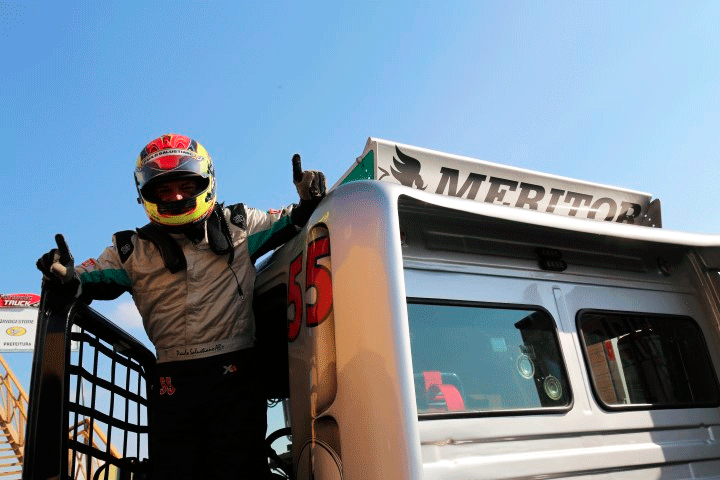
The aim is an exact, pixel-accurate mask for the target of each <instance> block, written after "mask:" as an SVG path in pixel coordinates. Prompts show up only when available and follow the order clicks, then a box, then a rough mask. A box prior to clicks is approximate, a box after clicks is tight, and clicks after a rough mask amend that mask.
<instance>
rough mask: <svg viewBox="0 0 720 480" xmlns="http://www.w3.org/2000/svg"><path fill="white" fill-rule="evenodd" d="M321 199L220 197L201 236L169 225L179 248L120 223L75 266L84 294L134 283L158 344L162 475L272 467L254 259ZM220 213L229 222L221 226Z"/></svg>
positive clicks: (255, 471)
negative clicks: (282, 204) (281, 201)
mask: <svg viewBox="0 0 720 480" xmlns="http://www.w3.org/2000/svg"><path fill="white" fill-rule="evenodd" d="M316 204H317V203H316V202H301V203H300V205H298V206H295V205H293V206H290V207H287V208H284V209H283V210H280V211H272V210H271V211H268V212H264V211H261V210H257V209H254V208H248V207H245V206H244V205H243V204H237V205H231V206H229V207H223V206H216V207H215V210H214V211H213V213H212V214H211V215H210V217H209V218H208V220H207V221H206V224H205V225H206V227H205V235H204V238H202V239H201V240H199V241H197V242H194V241H192V240H190V239H189V238H188V237H187V236H186V235H184V234H171V235H170V237H172V240H173V241H172V242H170V243H174V244H175V245H176V247H175V248H177V247H179V248H180V250H181V251H182V253H178V254H176V255H175V256H174V257H173V256H172V255H168V254H167V252H168V249H167V248H163V247H161V246H159V245H158V244H157V241H155V242H154V241H153V240H152V239H151V237H148V236H147V235H146V234H145V233H144V232H143V229H138V231H137V232H135V231H125V232H118V233H117V234H115V235H114V236H113V244H112V246H110V247H107V248H106V249H105V251H103V253H102V254H101V255H100V257H98V258H97V259H89V260H87V261H85V262H84V263H83V264H81V265H80V266H78V267H76V271H77V272H78V274H79V278H80V282H81V285H82V295H81V299H84V300H91V299H112V298H116V297H118V296H119V295H120V294H122V293H123V292H130V293H131V294H132V297H133V300H134V302H135V305H136V306H137V308H138V311H139V312H140V315H141V317H142V319H143V324H144V327H145V331H146V332H147V335H148V337H149V338H150V340H151V341H152V343H153V344H154V345H155V348H156V352H157V360H158V366H157V376H156V385H155V388H154V390H155V393H154V395H153V396H154V400H155V403H154V406H153V411H154V414H153V424H154V428H152V429H151V432H152V436H153V439H151V440H153V441H152V443H153V444H154V445H155V448H154V450H153V453H152V457H153V458H151V459H150V460H151V464H152V465H153V472H154V473H153V479H158V478H253V479H254V478H264V476H265V475H266V474H267V473H268V472H267V458H266V455H265V451H264V436H265V430H266V424H267V420H266V406H265V397H264V394H263V392H262V391H261V389H260V387H259V385H258V381H259V379H258V378H257V377H258V372H257V368H256V367H257V366H256V365H255V362H256V360H255V354H254V352H253V349H252V347H253V344H254V340H255V319H254V317H253V310H252V296H253V285H254V282H255V275H256V272H255V266H254V261H255V260H256V259H257V258H258V257H259V256H261V255H263V254H264V253H266V252H268V251H270V250H271V249H273V248H275V247H277V246H279V245H281V244H282V243H284V242H285V241H287V240H288V239H290V238H292V236H294V235H295V234H296V233H297V232H298V231H299V227H301V226H303V225H304V224H305V222H306V221H307V219H308V218H309V216H310V214H311V213H312V211H313V210H314V207H315V205H316ZM221 214H222V216H223V217H224V221H225V222H226V223H225V224H224V227H223V228H219V227H218V228H214V229H213V228H212V225H215V226H216V227H217V225H220V226H222V219H221V217H220V215H221ZM213 215H214V217H213ZM213 222H214V223H213ZM144 228H146V227H144ZM211 230H212V231H214V232H215V233H214V234H215V235H217V234H218V232H220V233H221V234H222V231H224V232H226V235H224V236H223V235H221V237H224V238H225V240H226V242H225V243H224V244H223V242H222V238H221V241H213V240H212V237H213V232H211ZM165 237H167V234H165ZM216 238H217V237H216ZM155 240H157V239H156V238H155ZM230 242H231V243H232V248H229V243H230ZM218 245H219V246H218ZM223 246H224V247H228V248H226V249H225V250H224V253H218V249H221V250H222V247H223ZM230 250H232V252H230ZM164 257H165V258H164ZM167 257H171V258H170V259H168V258H167ZM182 257H184V261H185V265H184V268H183V265H182V260H183V259H182ZM173 261H174V262H173ZM229 261H230V262H229ZM178 262H180V265H178ZM170 267H172V268H170Z"/></svg>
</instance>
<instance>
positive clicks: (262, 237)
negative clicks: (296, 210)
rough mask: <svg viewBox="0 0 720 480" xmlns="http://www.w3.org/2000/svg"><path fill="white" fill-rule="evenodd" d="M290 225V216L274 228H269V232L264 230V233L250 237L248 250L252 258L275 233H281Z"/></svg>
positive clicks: (274, 225)
mask: <svg viewBox="0 0 720 480" xmlns="http://www.w3.org/2000/svg"><path fill="white" fill-rule="evenodd" d="M288 225H290V216H289V215H288V216H286V217H285V218H281V219H280V220H278V221H277V222H275V223H273V225H272V227H270V228H268V229H267V230H263V231H262V232H258V233H254V234H252V235H250V236H249V237H248V250H249V251H250V256H251V257H252V256H253V255H255V252H257V251H258V250H260V248H261V247H262V246H263V244H264V243H265V242H267V241H268V239H269V238H270V237H272V236H273V235H274V234H275V233H277V232H279V231H280V230H282V229H283V228H285V227H287V226H288Z"/></svg>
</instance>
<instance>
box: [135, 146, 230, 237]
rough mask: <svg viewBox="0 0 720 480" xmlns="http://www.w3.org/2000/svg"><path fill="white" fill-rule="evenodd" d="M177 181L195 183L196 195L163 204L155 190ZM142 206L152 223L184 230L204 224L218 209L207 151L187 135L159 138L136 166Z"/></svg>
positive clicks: (142, 155) (148, 147)
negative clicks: (163, 184) (215, 209)
mask: <svg viewBox="0 0 720 480" xmlns="http://www.w3.org/2000/svg"><path fill="white" fill-rule="evenodd" d="M176 180H193V181H194V182H195V184H196V189H195V192H194V194H193V195H192V196H190V197H188V198H186V199H183V200H178V201H171V202H167V201H162V200H161V199H160V198H159V197H158V196H157V195H156V194H155V187H156V186H157V185H160V184H162V183H166V182H173V181H176ZM135 186H136V187H137V191H138V195H139V196H138V203H141V204H142V205H143V208H145V213H147V216H148V218H149V219H150V221H151V222H152V223H155V224H157V225H160V226H162V227H166V228H169V229H171V230H178V231H182V230H184V229H186V228H189V227H192V226H194V225H197V224H199V223H201V222H203V221H204V220H205V219H206V218H207V217H208V215H210V212H212V210H213V207H214V206H215V201H216V197H215V171H214V170H213V165H212V160H211V159H210V155H209V154H208V152H207V150H205V148H204V147H203V146H202V145H200V144H199V143H198V142H196V141H195V140H193V139H191V138H189V137H186V136H184V135H177V134H168V135H163V136H161V137H158V138H156V139H154V140H152V141H151V142H150V143H148V144H147V145H146V146H145V148H143V149H142V151H141V152H140V155H139V156H138V158H137V162H136V164H135Z"/></svg>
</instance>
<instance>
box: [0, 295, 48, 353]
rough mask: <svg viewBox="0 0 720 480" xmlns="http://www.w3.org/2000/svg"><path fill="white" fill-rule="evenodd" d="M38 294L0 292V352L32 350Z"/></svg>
mask: <svg viewBox="0 0 720 480" xmlns="http://www.w3.org/2000/svg"><path fill="white" fill-rule="evenodd" d="M39 303H40V295H35V294H34V293H13V294H0V352H3V353H5V352H32V351H33V349H34V347H35V327H36V322H37V316H38V305H39Z"/></svg>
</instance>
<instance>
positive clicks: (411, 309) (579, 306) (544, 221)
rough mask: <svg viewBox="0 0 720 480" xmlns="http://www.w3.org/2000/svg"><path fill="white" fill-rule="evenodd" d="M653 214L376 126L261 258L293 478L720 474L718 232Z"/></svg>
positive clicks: (627, 197) (262, 294)
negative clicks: (282, 369)
mask: <svg viewBox="0 0 720 480" xmlns="http://www.w3.org/2000/svg"><path fill="white" fill-rule="evenodd" d="M659 226H660V209H659V202H658V201H657V200H654V201H653V200H652V199H651V196H650V195H648V194H644V193H639V192H633V191H629V190H625V189H619V188H614V187H606V186H602V185H597V184H591V183H587V182H580V181H575V180H570V179H566V178H561V177H556V176H550V175H543V174H539V173H535V172H529V171H525V170H520V169H514V168H509V167H504V166H500V165H496V164H491V163H488V162H482V161H478V160H473V159H469V158H464V157H458V156H454V155H449V154H444V153H440V152H433V151H429V150H425V149H420V148H416V147H411V146H408V145H402V144H398V143H394V142H388V141H384V140H379V139H374V138H371V139H369V140H368V143H367V146H366V148H365V151H364V152H363V154H362V155H361V156H360V157H359V158H358V160H357V161H356V163H355V164H354V165H353V166H352V167H351V168H350V169H349V170H348V172H347V174H346V175H345V176H344V177H343V178H342V179H341V180H340V181H339V182H338V184H336V185H335V186H334V187H333V189H331V192H330V193H329V194H328V196H327V197H326V199H325V200H324V201H323V202H322V203H321V204H320V206H319V207H318V208H317V210H316V211H315V213H314V214H313V216H312V218H311V219H310V222H309V223H308V226H307V227H306V229H305V230H304V231H303V232H301V233H300V234H299V235H298V236H297V237H296V238H295V239H294V240H293V241H291V242H289V243H288V244H286V245H284V246H283V247H281V248H280V249H278V250H277V251H275V252H274V253H273V254H272V256H270V257H269V258H267V259H266V260H265V261H264V262H263V263H262V264H261V265H260V266H259V267H258V270H259V276H258V280H257V284H256V303H257V306H258V311H259V312H261V314H260V315H259V316H258V322H262V321H272V322H275V323H282V322H286V323H287V325H288V329H287V340H288V364H289V370H288V372H289V375H288V376H289V398H288V399H286V400H285V402H286V407H287V408H286V412H287V415H286V420H287V422H288V426H290V427H291V430H292V447H291V451H292V463H293V469H294V472H295V475H296V478H297V479H298V480H304V479H311V478H313V479H318V480H326V479H341V478H342V479H363V480H371V479H372V480H374V479H378V480H380V479H397V480H411V479H413V480H414V479H418V480H419V479H425V480H434V479H446V480H447V479H458V480H460V479H463V480H470V479H473V480H476V479H505V478H508V479H510V478H514V479H528V478H576V477H583V478H613V479H636V478H637V479H640V478H642V479H646V478H654V479H655V478H663V479H664V478H667V479H671V478H672V479H678V478H720V443H719V440H718V436H719V434H720V430H719V427H720V411H719V410H718V406H720V388H719V387H718V374H717V372H718V371H720V354H719V353H720V349H719V347H720V336H719V335H718V331H719V329H718V326H719V323H718V320H719V319H720V312H719V311H718V300H719V298H718V287H720V282H719V280H720V277H719V276H718V267H720V237H719V236H708V235H693V234H685V233H678V232H672V231H665V230H663V229H661V228H657V227H659ZM273 315H275V316H277V317H278V318H269V320H268V319H266V318H264V317H272V316H273Z"/></svg>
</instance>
